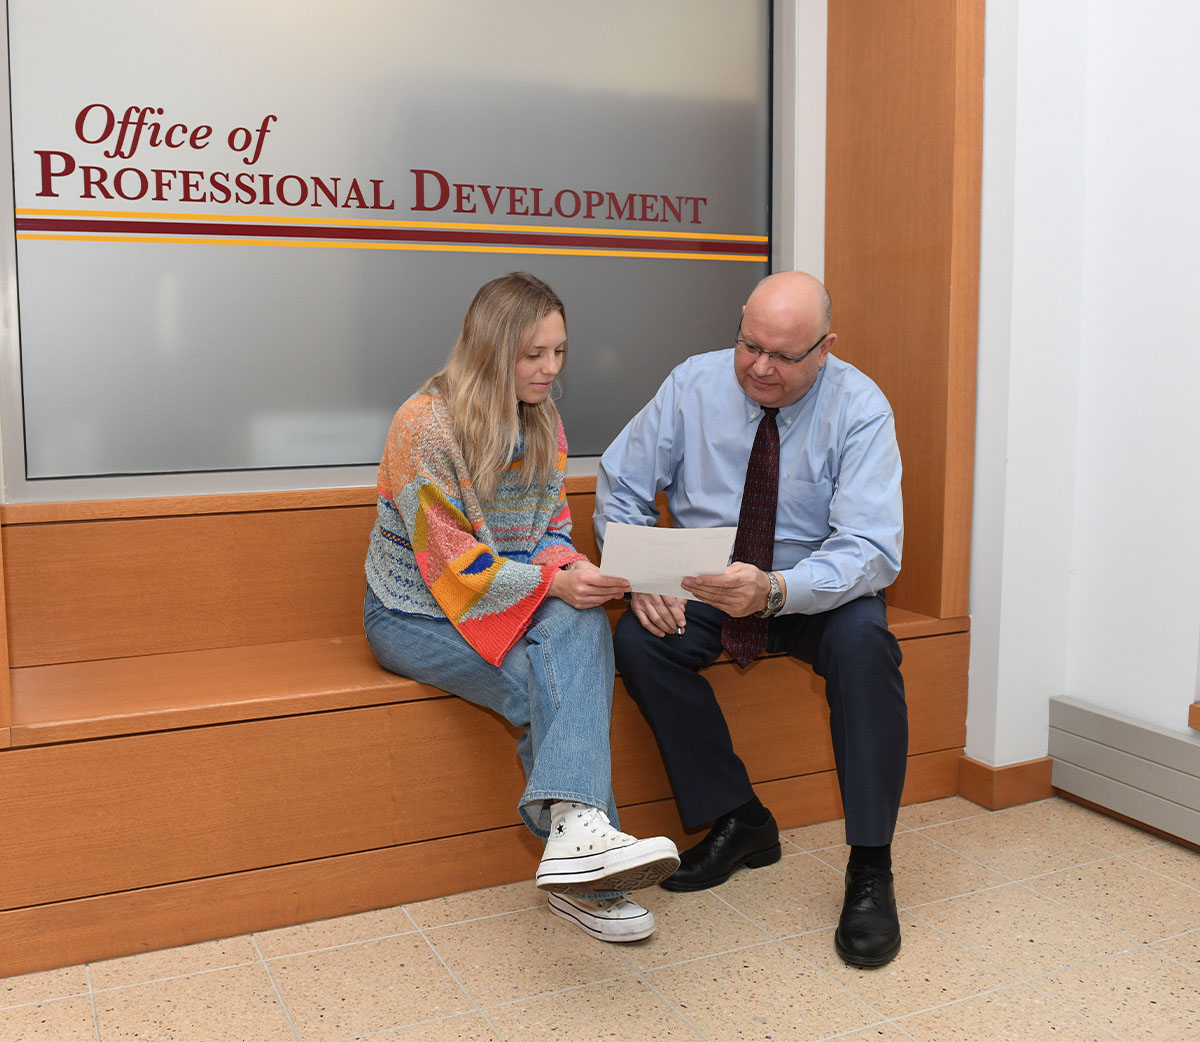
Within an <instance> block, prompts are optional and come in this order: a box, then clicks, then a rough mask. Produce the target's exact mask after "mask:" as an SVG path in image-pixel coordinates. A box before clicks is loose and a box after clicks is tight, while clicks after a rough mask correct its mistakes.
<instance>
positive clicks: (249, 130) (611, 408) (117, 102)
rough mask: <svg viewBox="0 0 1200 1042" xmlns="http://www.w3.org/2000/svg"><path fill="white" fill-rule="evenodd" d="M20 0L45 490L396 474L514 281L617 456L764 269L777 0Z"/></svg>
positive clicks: (32, 373)
mask: <svg viewBox="0 0 1200 1042" xmlns="http://www.w3.org/2000/svg"><path fill="white" fill-rule="evenodd" d="M8 7H9V45H10V54H11V58H10V61H11V70H12V86H11V92H12V119H13V149H14V164H13V166H14V187H15V200H16V227H17V261H18V287H19V290H18V302H19V317H20V364H21V377H22V402H23V411H24V432H23V433H24V442H25V458H26V477H27V479H28V480H30V481H36V480H39V479H59V478H72V477H82V476H93V475H120V474H129V475H141V474H163V473H185V472H196V471H238V470H252V469H277V468H295V467H317V468H319V467H339V466H354V465H364V464H370V463H373V462H375V461H376V460H378V457H379V453H380V449H381V446H382V441H383V437H384V434H385V432H386V429H387V424H388V421H389V419H390V417H391V415H392V413H393V412H394V410H395V409H396V407H397V406H398V404H399V403H400V402H401V401H402V400H403V398H404V397H406V396H407V395H408V394H409V393H411V392H412V391H413V390H414V389H415V388H416V387H417V386H418V385H419V384H420V383H421V382H422V381H423V380H424V378H425V377H426V376H428V375H429V374H430V373H432V372H433V371H435V370H436V369H437V368H438V367H439V366H440V364H441V362H442V360H443V359H444V357H445V354H446V352H447V350H448V349H449V347H450V345H451V343H452V342H453V340H454V337H455V335H456V333H457V331H458V325H459V323H460V321H461V318H462V313H463V311H464V309H465V307H466V305H467V303H468V302H469V300H470V298H471V296H472V294H473V293H474V291H475V289H476V288H477V287H478V286H479V285H480V284H481V283H483V282H484V281H486V280H487V279H489V278H492V277H494V276H496V275H499V274H503V273H504V272H506V271H511V270H514V269H523V270H527V271H532V272H534V273H535V274H537V275H538V276H540V277H541V278H544V279H545V280H546V281H548V282H549V283H550V284H551V285H552V286H554V288H555V289H556V290H557V291H558V292H559V294H560V295H561V296H562V298H563V300H564V301H565V303H566V307H567V314H568V321H569V329H570V344H571V354H570V361H569V365H568V370H567V374H566V378H565V388H566V389H565V394H564V397H563V399H562V401H561V402H560V407H561V409H562V411H563V414H564V417H565V420H566V423H567V431H568V437H569V439H570V442H571V450H572V453H573V454H575V455H587V454H596V453H599V452H601V451H602V450H603V449H604V447H605V446H606V445H607V443H608V441H609V440H610V439H611V438H612V437H613V435H615V434H616V432H617V431H618V430H619V429H620V428H621V426H622V425H623V424H624V423H625V421H626V420H627V419H628V418H629V416H630V415H632V413H633V412H634V411H636V410H637V409H638V408H639V407H640V406H641V405H642V404H643V403H644V401H645V400H646V399H647V398H648V397H649V396H650V395H651V394H652V393H653V391H654V389H655V388H656V387H657V386H658V384H659V382H660V381H661V380H662V378H663V376H664V375H665V374H666V373H667V371H668V370H669V369H670V368H671V367H672V366H673V365H674V364H675V363H676V362H677V361H679V360H680V359H681V358H683V357H684V356H686V355H688V354H690V353H693V352H695V351H698V350H706V349H709V348H713V347H718V346H724V345H725V344H726V343H727V342H728V341H729V340H730V339H731V338H732V336H733V332H734V329H735V328H736V325H737V319H738V309H739V306H740V304H741V303H742V302H743V301H744V299H745V296H746V294H747V292H748V291H749V289H750V287H751V286H752V285H753V284H754V282H755V281H757V279H759V278H761V277H762V276H763V275H764V274H765V273H766V271H767V264H766V257H767V256H768V254H769V249H768V243H767V234H768V225H769V213H768V210H769V206H768V200H769V170H770V157H769V130H770V128H769V121H768V108H769V106H768V92H769V78H770V64H769V54H768V44H769V21H770V5H769V4H768V3H766V2H762V3H751V2H739V3H737V4H729V3H727V2H725V0H688V2H682V0H681V2H677V3H676V2H666V0H657V2H655V3H653V4H646V3H644V2H640V0H639V2H633V0H618V2H612V0H610V2H608V3H606V4H604V5H592V4H583V3H562V2H555V3H551V2H535V0H522V2H515V0H506V2H505V3H503V4H497V3H494V2H492V0H474V2H469V0H459V2H456V3H438V4H430V3H427V2H411V3H404V2H386V3H385V2H382V0H381V2H368V0H341V2H339V3H336V4H335V3H328V4H320V3H307V4H301V3H295V2H294V0H289V2H286V3H285V2H282V0H277V2H263V0H259V2H255V3H247V2H246V0H237V2H233V0H208V2H206V3H203V4H200V3H172V4H155V5H151V4H145V3H135V2H132V0H125V2H122V0H111V2H109V3H105V4H94V3H90V2H83V0H77V2H66V0H9V4H8ZM64 27H68V28H66V29H64ZM13 436H14V434H13V432H10V431H8V430H6V432H5V437H6V438H9V437H13ZM16 436H20V432H17V434H16Z"/></svg>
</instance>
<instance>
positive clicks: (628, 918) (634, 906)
mask: <svg viewBox="0 0 1200 1042" xmlns="http://www.w3.org/2000/svg"><path fill="white" fill-rule="evenodd" d="M549 900H550V911H552V912H553V913H554V914H555V915H557V916H560V917H561V918H563V919H566V920H567V921H568V922H572V923H574V924H575V925H576V926H578V927H579V928H580V929H581V930H583V931H584V933H586V934H588V936H590V937H595V938H596V939H597V940H601V941H613V942H617V941H640V940H642V938H644V937H649V936H650V935H651V934H652V933H654V913H653V912H651V911H650V909H648V908H643V907H642V906H641V905H640V904H638V903H637V902H636V901H631V900H629V898H628V897H606V898H601V899H600V900H596V899H589V898H586V897H576V896H575V895H574V894H550V895H549Z"/></svg>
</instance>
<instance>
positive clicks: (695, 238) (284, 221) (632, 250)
mask: <svg viewBox="0 0 1200 1042" xmlns="http://www.w3.org/2000/svg"><path fill="white" fill-rule="evenodd" d="M16 226H17V238H18V239H19V240H55V241H61V242H138V243H184V244H188V245H241V246H249V245H270V246H306V247H313V248H327V249H328V248H334V249H358V250H414V251H435V252H442V253H446V252H449V253H529V254H559V255H563V256H577V257H645V258H651V259H660V260H710V261H711V260H717V261H749V262H751V263H758V264H763V263H766V262H767V261H768V260H769V257H768V249H769V240H768V238H767V236H765V235H721V234H715V233H702V232H684V231H658V230H648V231H643V230H641V229H632V230H631V229H628V228H624V229H617V228H590V227H587V228H585V227H551V226H543V225H524V224H465V223H454V222H439V221H380V220H357V219H354V218H321V219H316V220H313V219H310V218H307V217H264V216H261V215H257V214H256V215H246V214H220V215H211V214H206V215H198V214H187V213H147V212H143V211H130V210H43V209H17V210H16Z"/></svg>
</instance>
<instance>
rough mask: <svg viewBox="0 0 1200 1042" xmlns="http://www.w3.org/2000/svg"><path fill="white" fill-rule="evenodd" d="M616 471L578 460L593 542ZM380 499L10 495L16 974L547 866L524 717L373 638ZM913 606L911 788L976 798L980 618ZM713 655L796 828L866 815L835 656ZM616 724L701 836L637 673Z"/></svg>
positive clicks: (581, 528) (578, 488)
mask: <svg viewBox="0 0 1200 1042" xmlns="http://www.w3.org/2000/svg"><path fill="white" fill-rule="evenodd" d="M593 487H594V485H593V482H592V480H591V479H583V478H572V479H569V485H568V491H569V495H570V502H571V510H572V515H573V516H574V518H575V524H576V541H577V543H578V545H579V546H580V547H581V549H584V550H585V551H586V552H588V553H591V554H594V553H595V543H594V540H593V538H592V534H591V523H590V518H591V514H592V504H593V498H594V497H593ZM374 498H375V496H374V490H373V489H348V490H334V491H322V492H286V493H271V494H260V495H228V496H208V497H182V498H176V499H157V500H155V499H148V500H129V501H107V502H96V503H75V504H68V503H59V504H38V505H9V506H3V507H0V521H2V522H3V527H2V534H3V541H2V543H0V547H2V552H0V573H2V576H3V586H2V592H3V595H4V601H5V604H4V605H3V608H4V618H5V620H6V626H5V628H4V631H3V637H4V641H3V643H0V665H4V664H5V663H4V662H3V658H4V656H5V654H6V657H7V663H6V664H7V667H8V668H7V669H6V670H3V672H0V681H5V682H6V683H5V684H4V686H2V687H0V836H2V837H3V844H2V847H0V880H3V885H2V886H0V939H2V943H0V976H6V975H12V974H17V973H24V972H31V971H34V970H39V969H46V968H51V967H55V966H61V965H68V964H72V963H76V962H80V961H84V960H92V959H98V958H105V957H111V956H116V955H122V954H128V953H133V952H137V951H142V950H146V949H152V948H160V947H168V946H173V945H178V944H184V943H191V942H195V941H200V940H204V939H209V938H214V937H220V936H228V935H231V934H236V933H242V932H246V931H250V930H261V929H267V928H271V927H276V926H281V925H285V924H290V923H296V922H302V921H306V920H311V919H318V918H324V917H328V916H334V915H343V914H347V913H351V912H356V911H362V910H366V909H370V908H378V907H386V906H390V905H394V904H398V903H402V902H407V901H414V900H420V899H423V898H429V897H434V896H439V895H444V894H448V893H454V892H458V891H463V890H469V889H473V888H476V887H482V886H489V885H494V884H498V883H504V882H510V881H514V880H519V879H525V878H528V877H530V876H531V874H532V872H533V868H534V865H535V863H536V859H537V857H538V846H539V844H538V843H537V841H536V840H535V839H534V838H533V837H532V836H531V835H529V833H528V832H527V831H526V830H525V828H524V827H523V826H521V825H520V824H519V821H518V817H517V813H516V807H515V803H516V798H517V795H518V793H519V791H520V789H521V787H522V776H521V769H520V765H519V762H518V760H517V756H516V746H515V741H514V739H515V735H514V733H513V731H512V729H511V728H510V727H509V726H508V725H507V723H505V722H504V721H503V720H501V719H500V718H498V717H496V716H494V715H493V714H490V713H488V712H486V711H484V710H481V709H478V708H476V707H473V706H470V705H468V704H466V703H465V702H463V701H461V700H459V699H456V698H453V697H450V696H447V695H446V694H445V693H444V692H441V691H439V690H437V689H435V688H431V687H427V686H425V685H422V684H418V683H416V682H413V681H410V680H407V679H404V678H402V677H397V676H394V675H392V674H390V673H387V672H386V671H384V670H382V669H380V668H379V667H378V666H377V665H376V664H375V662H374V659H373V658H372V657H371V654H370V651H369V649H368V648H367V645H366V641H365V639H364V638H363V636H362V622H361V617H362V593H363V584H364V580H363V573H362V563H363V557H364V554H365V550H366V543H367V534H368V532H369V530H370V528H371V525H372V523H373V520H374V514H375V507H374ZM619 610H620V607H619V605H614V606H613V614H614V617H615V614H616V612H617V611H619ZM889 619H890V621H891V625H892V628H893V630H894V632H895V633H896V636H897V637H898V638H899V639H900V640H901V642H902V648H903V651H904V667H903V668H904V675H905V680H906V683H907V688H908V698H909V707H910V723H911V741H910V756H909V771H908V782H907V785H906V788H905V795H904V799H905V802H919V801H924V800H928V799H933V798H937V797H941V796H947V795H951V794H953V793H955V792H957V785H958V774H957V772H958V761H959V759H960V756H961V753H962V747H963V744H964V740H965V718H966V678H967V649H968V633H967V620H966V619H964V618H953V619H935V618H931V617H928V616H925V615H920V614H918V613H915V612H911V611H905V610H904V609H903V608H900V607H892V608H889ZM5 649H6V652H5ZM710 675H711V677H712V680H713V683H714V685H715V686H716V688H717V690H718V692H719V695H720V697H721V700H722V703H723V705H724V707H725V709H726V712H727V714H728V716H729V720H730V724H731V727H732V729H733V731H734V733H735V737H736V740H737V742H738V746H739V749H740V751H741V752H742V753H743V755H744V757H745V759H746V762H747V766H748V768H749V770H750V773H751V775H752V777H753V779H754V781H755V783H756V786H757V788H758V790H759V792H760V793H761V795H762V797H763V799H764V801H765V802H766V803H768V804H769V805H770V806H771V807H772V809H773V810H774V811H775V813H776V815H777V817H778V818H779V821H780V824H781V825H782V826H784V827H794V826H798V825H803V824H807V823H811V822H816V821H822V820H827V819H830V818H834V817H837V816H839V815H840V813H841V811H840V804H839V799H838V792H837V784H836V778H835V775H834V772H833V759H832V752H831V749H830V744H829V737H828V731H827V723H826V721H827V709H826V706H825V701H824V697H823V691H822V687H821V684H820V683H819V681H818V680H817V679H816V678H815V677H814V676H813V674H812V673H811V671H810V670H809V669H808V668H807V667H805V666H803V665H802V664H800V663H798V662H795V661H793V660H791V659H787V658H780V657H777V658H771V659H767V660H763V661H760V662H759V663H756V664H755V665H753V666H752V667H751V668H750V669H748V670H747V671H745V672H744V673H743V672H741V671H739V670H737V669H736V667H734V666H733V665H732V663H730V662H728V661H722V662H718V663H717V664H715V665H714V666H713V667H712V668H711V670H710ZM612 742H613V773H614V787H615V790H616V794H617V799H618V803H619V804H620V806H621V813H622V824H623V825H624V826H626V827H627V828H628V829H629V830H630V831H633V832H635V833H637V832H641V833H646V834H649V833H655V832H663V833H666V834H668V835H671V836H673V837H674V838H675V839H676V840H677V841H684V840H685V836H684V833H683V830H682V827H681V825H680V822H679V819H678V817H677V815H676V811H675V805H674V801H673V800H672V798H671V790H670V786H669V784H668V782H667V779H666V775H665V772H664V771H663V768H662V765H661V761H660V759H659V756H658V752H657V749H656V747H655V744H654V740H653V737H652V735H651V734H650V731H649V729H648V727H647V726H646V724H645V723H644V721H643V720H642V718H641V716H640V714H639V713H638V711H637V709H636V707H635V706H634V705H633V704H632V702H631V701H630V700H629V699H628V698H627V697H626V696H625V695H624V693H623V691H622V690H621V689H620V681H619V679H618V691H617V696H616V699H615V705H614V711H613V736H612ZM451 806H452V807H453V812H452V813H451V812H450V808H451Z"/></svg>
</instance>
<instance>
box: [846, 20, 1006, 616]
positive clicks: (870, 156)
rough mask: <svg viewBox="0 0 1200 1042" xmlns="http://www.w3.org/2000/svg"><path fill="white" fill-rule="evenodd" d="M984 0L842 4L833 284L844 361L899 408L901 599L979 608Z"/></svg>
mask: <svg viewBox="0 0 1200 1042" xmlns="http://www.w3.org/2000/svg"><path fill="white" fill-rule="evenodd" d="M983 7H984V5H983V0H831V2H830V4H829V57H828V68H829V73H828V99H827V106H828V111H827V122H826V126H827V145H826V148H827V151H826V198H825V281H826V284H827V286H828V287H829V291H830V294H831V295H832V297H833V303H834V323H833V327H834V329H835V330H836V331H837V332H838V334H839V339H838V344H837V349H836V350H837V353H838V355H839V356H841V357H844V358H846V359H847V360H848V361H850V362H852V363H854V364H855V365H857V366H859V367H860V368H862V369H863V370H864V371H865V372H866V373H868V374H869V375H870V376H871V377H872V378H873V379H874V380H875V381H876V382H877V383H878V384H879V385H880V386H881V387H882V388H883V391H884V393H885V394H887V396H888V398H889V400H890V401H891V403H892V407H893V408H894V410H895V413H896V429H897V435H898V437H899V440H900V450H901V454H902V456H903V459H904V503H905V545H904V568H903V571H902V572H901V574H900V578H899V580H898V581H897V582H896V584H895V586H894V587H893V588H892V590H891V591H890V592H889V595H888V599H889V601H890V602H891V603H894V604H897V605H899V606H901V607H904V608H909V609H911V610H913V611H918V612H921V613H923V614H926V615H933V616H936V617H939V618H945V617H949V616H955V615H965V614H966V613H967V585H968V578H969V565H970V538H971V492H972V475H973V466H974V425H975V348H976V331H977V312H978V295H979V206H980V169H981V150H982V128H983Z"/></svg>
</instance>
